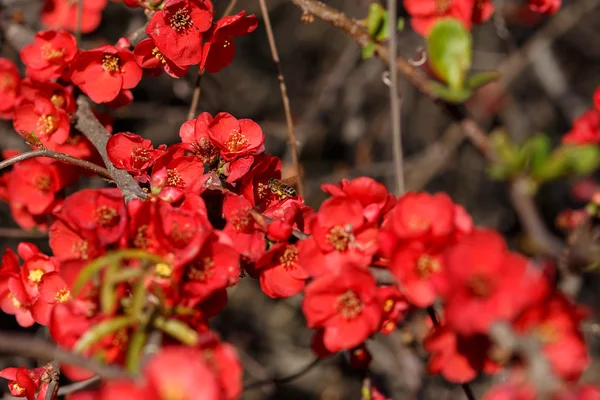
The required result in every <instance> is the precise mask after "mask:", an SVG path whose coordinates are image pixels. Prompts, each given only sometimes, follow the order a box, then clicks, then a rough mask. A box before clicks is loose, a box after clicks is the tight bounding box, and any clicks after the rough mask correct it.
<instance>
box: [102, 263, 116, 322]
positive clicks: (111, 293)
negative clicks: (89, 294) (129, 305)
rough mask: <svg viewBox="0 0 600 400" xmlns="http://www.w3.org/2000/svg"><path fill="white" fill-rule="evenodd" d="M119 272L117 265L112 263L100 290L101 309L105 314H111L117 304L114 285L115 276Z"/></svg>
mask: <svg viewBox="0 0 600 400" xmlns="http://www.w3.org/2000/svg"><path fill="white" fill-rule="evenodd" d="M118 271H119V265H118V264H117V263H111V264H109V265H108V268H107V269H106V273H105V274H104V279H103V283H102V287H101V289H100V307H101V309H102V312H103V313H104V314H109V313H110V312H111V311H112V310H113V309H114V308H115V305H116V304H117V293H116V291H115V285H114V283H113V280H114V275H115V274H116V273H117V272H118Z"/></svg>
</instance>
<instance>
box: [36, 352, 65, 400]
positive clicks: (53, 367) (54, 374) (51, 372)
mask: <svg viewBox="0 0 600 400" xmlns="http://www.w3.org/2000/svg"><path fill="white" fill-rule="evenodd" d="M45 368H46V371H45V373H44V374H45V376H42V380H43V379H49V380H50V382H49V383H48V388H47V390H46V396H44V400H54V399H55V398H56V394H57V393H58V385H59V381H60V368H59V363H58V362H57V361H52V362H50V363H48V364H46V365H45ZM38 399H39V396H38Z"/></svg>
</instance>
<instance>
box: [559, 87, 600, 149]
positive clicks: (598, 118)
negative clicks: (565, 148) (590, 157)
mask: <svg viewBox="0 0 600 400" xmlns="http://www.w3.org/2000/svg"><path fill="white" fill-rule="evenodd" d="M562 141H563V143H573V144H600V86H599V87H598V88H596V91H595V92H594V107H592V108H590V109H589V110H587V111H586V112H585V113H583V115H581V116H580V117H579V118H577V119H576V120H575V121H573V126H572V127H571V130H570V131H569V132H567V133H566V134H565V135H564V136H563V138H562Z"/></svg>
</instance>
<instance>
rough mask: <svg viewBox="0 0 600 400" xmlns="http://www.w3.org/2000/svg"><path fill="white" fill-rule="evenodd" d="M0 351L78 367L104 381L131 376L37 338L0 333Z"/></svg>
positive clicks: (113, 367) (118, 369)
mask: <svg viewBox="0 0 600 400" xmlns="http://www.w3.org/2000/svg"><path fill="white" fill-rule="evenodd" d="M0 351H1V352H3V353H8V354H15V355H19V356H24V357H30V358H35V359H38V360H55V361H58V362H60V363H64V364H71V365H76V366H78V367H81V368H84V369H87V370H89V371H92V372H95V373H96V375H98V376H99V377H100V378H102V379H126V378H130V375H129V374H127V373H126V372H125V371H123V370H122V369H120V368H117V367H115V366H111V365H106V364H104V363H102V362H100V361H98V360H96V359H93V358H86V357H83V356H81V355H79V354H75V353H71V352H69V351H67V350H64V349H61V348H59V347H57V346H56V345H55V344H53V343H51V342H48V341H45V340H42V339H39V338H37V337H35V336H30V335H21V334H15V333H13V332H5V331H0Z"/></svg>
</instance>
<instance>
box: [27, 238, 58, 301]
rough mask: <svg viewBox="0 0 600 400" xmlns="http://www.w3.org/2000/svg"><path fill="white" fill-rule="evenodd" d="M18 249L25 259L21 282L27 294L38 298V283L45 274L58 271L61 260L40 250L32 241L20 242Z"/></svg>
mask: <svg viewBox="0 0 600 400" xmlns="http://www.w3.org/2000/svg"><path fill="white" fill-rule="evenodd" d="M17 251H18V253H19V255H20V256H21V258H22V259H23V260H24V262H23V266H22V267H21V282H22V283H23V286H24V288H25V290H26V291H27V294H28V295H29V296H30V297H31V298H32V299H36V298H37V297H38V295H39V291H38V285H39V283H40V282H41V280H42V278H43V277H44V275H46V274H47V273H49V272H53V271H58V268H59V265H60V263H59V261H58V259H56V258H54V257H49V256H47V255H45V254H43V253H41V252H40V250H39V249H38V248H37V247H36V246H35V245H34V244H32V243H19V246H18V247H17Z"/></svg>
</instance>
